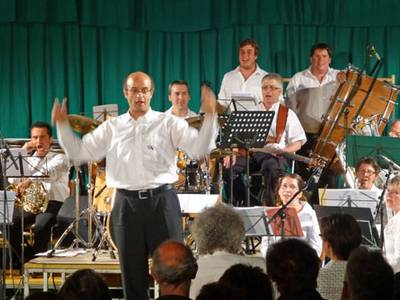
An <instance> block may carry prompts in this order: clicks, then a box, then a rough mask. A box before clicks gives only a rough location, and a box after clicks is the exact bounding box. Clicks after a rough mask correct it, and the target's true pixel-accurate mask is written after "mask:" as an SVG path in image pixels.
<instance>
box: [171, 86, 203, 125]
mask: <svg viewBox="0 0 400 300" xmlns="http://www.w3.org/2000/svg"><path fill="white" fill-rule="evenodd" d="M168 99H169V101H171V103H172V106H171V107H170V108H169V109H168V110H167V111H166V112H165V113H167V114H172V115H174V116H176V117H179V118H183V119H187V118H190V117H195V116H197V114H196V113H195V112H194V111H191V110H190V109H189V106H188V103H189V100H190V92H189V84H188V83H187V82H186V81H185V80H174V81H172V82H171V83H170V84H169V86H168Z"/></svg>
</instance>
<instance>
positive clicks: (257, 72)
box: [235, 63, 262, 76]
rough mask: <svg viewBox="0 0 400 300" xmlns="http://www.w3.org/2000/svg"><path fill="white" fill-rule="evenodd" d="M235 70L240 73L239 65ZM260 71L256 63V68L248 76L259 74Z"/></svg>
mask: <svg viewBox="0 0 400 300" xmlns="http://www.w3.org/2000/svg"><path fill="white" fill-rule="evenodd" d="M235 71H236V72H239V73H240V65H239V66H237V67H236V69H235ZM261 73H262V70H261V68H260V66H259V65H258V64H257V63H256V70H255V71H254V72H253V73H252V74H251V75H250V76H253V75H261Z"/></svg>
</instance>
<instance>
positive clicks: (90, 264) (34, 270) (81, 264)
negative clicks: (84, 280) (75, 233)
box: [14, 249, 122, 297]
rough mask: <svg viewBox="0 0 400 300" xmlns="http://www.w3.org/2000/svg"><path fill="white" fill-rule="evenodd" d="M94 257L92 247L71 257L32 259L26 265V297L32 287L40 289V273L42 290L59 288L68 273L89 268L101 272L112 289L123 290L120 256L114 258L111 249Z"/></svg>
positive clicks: (24, 277)
mask: <svg viewBox="0 0 400 300" xmlns="http://www.w3.org/2000/svg"><path fill="white" fill-rule="evenodd" d="M92 257H93V250H91V249H90V250H87V251H86V252H85V253H82V254H78V255H76V256H71V257H58V256H55V257H51V258H48V257H37V258H34V259H32V260H30V261H29V262H27V263H25V265H24V276H23V278H22V282H23V287H24V297H26V296H28V295H29V291H30V289H32V288H35V289H38V280H37V277H38V275H39V276H40V274H41V275H42V276H43V277H42V290H43V291H47V290H48V289H49V285H50V287H51V288H52V289H58V288H59V287H60V286H61V285H62V284H63V283H64V281H65V278H66V276H67V275H68V274H71V273H73V272H75V271H77V270H80V269H87V268H89V269H93V270H95V271H96V272H98V273H100V274H101V275H102V276H103V278H104V279H105V280H106V283H107V285H108V286H109V288H110V289H121V290H122V286H121V271H120V267H119V260H118V256H117V257H116V258H112V257H111V255H110V252H109V251H100V252H99V254H98V256H97V258H96V260H95V261H92ZM34 274H35V275H34ZM15 281H16V280H14V282H15Z"/></svg>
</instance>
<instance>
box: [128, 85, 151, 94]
mask: <svg viewBox="0 0 400 300" xmlns="http://www.w3.org/2000/svg"><path fill="white" fill-rule="evenodd" d="M127 90H128V91H129V92H130V93H132V94H134V95H137V94H139V93H140V94H143V95H147V94H150V93H151V91H152V90H153V89H152V88H147V87H145V88H142V89H138V88H136V87H131V88H129V89H128V88H127Z"/></svg>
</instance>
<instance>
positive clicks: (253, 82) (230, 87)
mask: <svg viewBox="0 0 400 300" xmlns="http://www.w3.org/2000/svg"><path fill="white" fill-rule="evenodd" d="M267 74H268V73H267V72H266V71H264V70H263V69H261V68H260V67H259V66H258V65H257V68H256V70H255V71H254V73H253V74H251V75H250V77H249V78H247V80H245V79H244V77H243V75H242V73H241V72H240V67H239V66H238V67H237V68H236V69H234V70H232V71H230V72H228V73H226V74H225V75H224V78H223V79H222V83H221V88H220V90H219V93H218V99H225V100H231V99H232V94H233V93H250V94H251V95H252V96H253V97H256V98H257V100H258V102H259V103H261V102H262V101H263V97H262V93H261V80H262V79H263V77H264V76H265V75H267ZM219 102H220V103H221V104H222V105H224V106H227V105H228V104H229V101H219Z"/></svg>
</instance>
